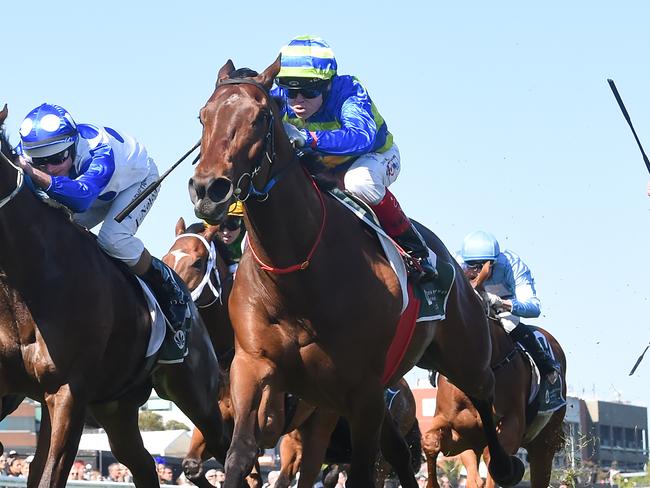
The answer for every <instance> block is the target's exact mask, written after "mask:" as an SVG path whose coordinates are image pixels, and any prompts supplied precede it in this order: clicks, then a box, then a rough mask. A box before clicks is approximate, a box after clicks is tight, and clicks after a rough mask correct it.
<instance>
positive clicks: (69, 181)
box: [45, 144, 115, 212]
mask: <svg viewBox="0 0 650 488" xmlns="http://www.w3.org/2000/svg"><path fill="white" fill-rule="evenodd" d="M83 166H87V168H86V169H83V168H82V173H81V174H80V175H79V176H77V177H76V178H69V177H67V176H52V177H51V183H50V185H49V187H47V188H45V191H46V193H47V194H48V195H49V196H50V197H52V198H54V199H55V200H56V201H58V202H61V203H62V204H64V205H65V206H66V207H68V208H70V209H71V210H72V211H73V212H83V211H85V210H87V209H88V207H90V205H91V204H92V203H93V202H94V201H95V199H97V197H98V196H99V195H100V193H101V192H102V190H103V189H104V188H106V185H108V182H109V181H110V179H111V177H112V176H113V173H114V172H115V158H114V156H113V149H112V148H111V147H110V146H109V145H108V144H100V145H98V146H97V147H95V148H94V149H91V150H90V162H89V163H87V164H84V165H83Z"/></svg>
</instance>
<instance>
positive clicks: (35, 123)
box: [19, 103, 78, 158]
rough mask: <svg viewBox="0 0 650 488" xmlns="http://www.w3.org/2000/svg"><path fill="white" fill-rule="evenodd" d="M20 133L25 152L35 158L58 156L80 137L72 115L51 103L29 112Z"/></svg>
mask: <svg viewBox="0 0 650 488" xmlns="http://www.w3.org/2000/svg"><path fill="white" fill-rule="evenodd" d="M19 132H20V140H21V142H22V147H23V151H24V152H25V153H27V155H28V156H30V157H34V158H41V157H46V156H51V155H53V154H57V153H59V152H61V151H63V150H64V149H66V148H68V147H70V146H72V145H73V144H74V143H75V142H76V141H77V137H78V131H77V124H76V123H75V121H74V120H73V118H72V116H71V115H70V113H69V112H68V111H67V110H66V109H64V108H63V107H61V106H59V105H53V104H49V103H44V104H42V105H40V106H38V107H36V108H35V109H34V110H32V111H31V112H29V114H27V116H26V117H25V120H23V123H22V124H21V125H20V131H19Z"/></svg>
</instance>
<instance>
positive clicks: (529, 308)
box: [511, 259, 541, 318]
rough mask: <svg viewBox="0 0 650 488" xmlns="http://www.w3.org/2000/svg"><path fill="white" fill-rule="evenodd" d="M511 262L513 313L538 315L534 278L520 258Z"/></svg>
mask: <svg viewBox="0 0 650 488" xmlns="http://www.w3.org/2000/svg"><path fill="white" fill-rule="evenodd" d="M511 264H512V277H513V279H514V282H515V297H513V298H512V313H513V315H517V316H519V317H524V318H535V317H539V314H540V313H541V308H540V302H539V298H537V296H536V294H535V280H533V276H532V274H531V272H530V269H528V266H526V264H525V263H524V262H523V261H522V260H521V259H516V260H514V261H513V262H511Z"/></svg>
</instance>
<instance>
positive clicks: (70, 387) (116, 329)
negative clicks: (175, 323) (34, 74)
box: [0, 106, 227, 488]
mask: <svg viewBox="0 0 650 488" xmlns="http://www.w3.org/2000/svg"><path fill="white" fill-rule="evenodd" d="M6 116H7V109H6V106H5V108H4V110H3V111H2V112H0V125H2V124H3V123H4V120H5V119H6ZM0 145H1V146H2V148H1V150H2V155H1V156H0V241H2V248H1V249H0V344H1V345H2V347H0V397H3V398H7V397H6V395H10V396H9V398H12V396H11V395H26V396H29V397H31V398H33V399H35V400H38V401H40V402H41V403H42V404H43V418H42V423H41V430H40V434H39V436H38V442H37V446H36V454H35V457H34V461H33V462H32V463H31V465H30V470H29V478H28V480H27V486H29V487H41V488H46V487H48V488H51V487H55V488H56V487H63V486H65V484H66V481H67V478H68V472H69V470H70V467H71V466H72V463H73V461H74V459H75V455H76V452H77V447H78V445H79V439H80V437H81V432H82V429H83V425H84V419H85V417H86V413H90V414H92V415H93V416H94V417H95V419H96V420H97V421H98V422H99V423H100V424H101V425H102V426H103V427H104V429H105V430H106V433H107V434H108V436H109V439H110V443H111V449H112V451H113V454H114V455H115V457H116V458H117V459H118V460H119V461H120V462H122V463H124V464H125V465H127V466H128V467H129V468H130V469H131V471H132V473H133V476H134V480H135V482H136V484H137V485H138V486H145V487H158V486H159V485H158V476H157V474H156V470H155V465H154V461H153V459H152V457H151V455H150V454H149V453H148V452H147V451H146V450H145V448H144V445H143V442H142V438H141V436H140V431H139V428H138V409H139V406H140V405H142V404H143V403H144V402H145V401H146V400H147V398H148V397H149V394H150V392H151V386H152V383H153V385H154V386H155V387H156V390H157V392H158V394H159V395H160V396H161V397H163V398H167V399H170V400H173V401H174V402H175V403H176V404H177V405H178V406H179V407H180V408H181V409H182V410H183V411H184V413H185V414H186V415H187V416H188V417H189V418H190V419H191V420H192V422H194V423H195V424H196V425H198V426H199V427H200V428H201V430H202V431H203V433H204V434H205V435H206V438H207V439H208V442H209V446H210V450H211V451H212V452H213V453H214V455H215V456H217V457H221V458H224V457H225V453H226V449H227V442H225V441H224V439H223V436H222V421H221V416H220V414H219V409H218V406H217V402H216V395H217V388H218V381H217V371H218V364H217V359H216V356H215V353H214V350H213V349H212V345H211V344H210V341H209V337H208V335H207V333H206V332H205V330H204V326H203V324H202V322H201V320H200V318H199V317H198V314H197V312H196V310H195V309H194V311H193V315H194V319H195V323H194V324H193V326H192V330H191V333H190V334H189V342H190V354H189V356H188V357H187V358H186V359H185V361H184V362H183V363H180V364H170V365H158V366H157V368H155V369H154V370H153V372H149V373H148V374H143V369H144V366H145V363H146V360H145V353H146V351H147V344H148V341H149V335H150V330H151V325H150V320H151V318H150V314H149V310H148V307H147V304H146V302H145V298H144V295H143V293H142V290H141V289H140V288H139V285H138V284H137V282H136V281H135V279H134V278H132V277H131V276H128V275H127V274H126V273H125V272H124V271H122V270H120V269H119V267H118V266H116V264H115V263H114V262H112V260H111V259H109V258H108V257H107V256H106V255H105V254H104V253H103V252H101V251H100V249H99V247H98V246H97V243H96V239H95V238H94V237H93V236H92V234H90V233H89V232H87V231H85V230H84V229H82V228H80V227H79V226H77V225H75V224H73V223H72V222H70V220H69V218H68V216H67V214H65V213H64V212H63V211H62V210H61V209H55V208H52V206H50V205H47V204H45V203H43V202H42V201H41V200H40V199H39V198H37V196H36V195H35V194H34V192H33V191H32V184H31V181H29V179H28V178H27V177H26V176H25V175H24V173H23V171H22V169H21V168H20V167H19V166H18V165H16V164H15V161H16V158H17V156H16V154H15V153H14V152H13V151H12V150H11V147H10V145H9V142H8V140H7V138H6V135H5V133H4V130H1V131H0ZM145 372H146V370H145ZM3 412H4V409H3Z"/></svg>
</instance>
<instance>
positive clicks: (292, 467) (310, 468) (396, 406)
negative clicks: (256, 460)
mask: <svg viewBox="0 0 650 488" xmlns="http://www.w3.org/2000/svg"><path fill="white" fill-rule="evenodd" d="M217 230H218V226H210V225H205V224H203V223H195V224H192V225H190V226H189V227H187V228H186V226H185V221H184V220H183V218H180V219H179V220H178V222H177V224H176V228H175V233H176V240H175V241H174V244H173V245H172V247H171V248H170V250H169V251H168V252H167V254H166V255H165V256H164V257H163V261H164V262H165V263H166V264H167V265H168V266H170V267H171V268H172V269H174V271H176V272H177V273H178V275H179V276H180V277H181V278H182V279H183V280H184V281H185V283H186V284H187V285H188V288H189V289H190V290H191V291H192V296H193V298H194V299H195V303H196V304H197V306H198V307H199V312H200V313H201V317H202V318H203V320H204V322H205V324H206V327H207V328H208V331H209V333H210V336H211V338H212V340H213V343H214V347H215V350H217V351H221V352H218V354H219V357H220V359H221V358H225V360H221V361H220V366H221V367H222V368H223V370H224V375H225V376H226V381H224V382H223V383H222V385H221V388H220V392H219V406H220V408H221V415H222V417H223V419H224V423H225V425H226V426H227V428H229V427H230V425H231V424H232V423H234V417H233V409H232V403H231V399H230V391H229V388H228V382H227V375H228V371H229V369H230V359H232V355H231V354H230V353H231V352H232V348H233V332H232V326H231V324H230V320H229V318H228V314H227V303H228V297H229V295H230V288H231V286H232V276H231V274H230V273H229V271H228V269H227V266H226V264H225V262H224V260H223V258H222V257H221V255H220V252H219V251H218V250H217V248H218V247H220V246H222V245H223V244H222V243H221V242H220V241H219V240H218V238H216V236H215V234H216V232H217ZM210 283H212V286H211V285H210ZM224 311H225V313H224ZM387 395H389V396H388V398H389V413H390V415H391V417H392V419H393V421H394V422H396V424H397V425H398V429H399V431H400V433H401V434H402V436H404V437H405V439H406V441H407V443H409V447H410V448H411V452H412V458H413V459H414V462H415V463H416V464H415V466H416V469H418V468H419V467H420V456H421V445H420V430H419V427H418V425H417V418H416V416H415V414H416V407H415V399H414V398H413V393H412V392H411V390H410V388H409V387H408V384H407V383H406V382H405V381H404V380H401V381H400V382H399V383H398V388H397V389H396V391H395V392H394V393H391V392H388V393H387ZM295 408H296V410H295V412H294V413H293V415H291V418H290V419H287V423H286V425H285V427H284V428H283V432H288V433H287V434H286V435H285V436H284V437H283V439H282V441H281V442H282V444H281V462H282V468H281V473H280V477H279V478H278V480H277V481H276V483H275V485H276V487H277V488H282V487H286V486H289V484H290V482H291V481H292V480H293V478H294V477H295V475H296V472H297V471H298V470H299V469H300V471H301V476H300V481H299V487H300V488H303V487H305V488H309V487H311V486H312V484H313V482H314V481H315V479H316V476H317V474H318V472H319V471H320V468H321V465H322V464H323V460H324V459H323V457H324V456H325V460H326V461H331V462H347V461H349V452H348V451H349V439H348V438H336V439H334V440H333V444H332V443H331V442H330V430H331V428H330V423H329V419H330V417H331V415H332V414H331V413H326V412H322V411H321V410H318V409H314V408H313V407H310V406H309V405H307V404H305V403H304V402H298V403H297V405H296V407H295ZM344 429H345V426H344ZM346 434H347V430H345V431H344V432H343V433H342V435H341V436H339V437H346ZM347 437H349V435H347ZM303 444H307V445H309V449H308V450H307V451H305V450H303ZM265 447H273V446H265ZM326 449H327V452H328V453H332V452H333V453H335V454H330V455H329V458H328V456H327V455H326ZM340 453H342V454H340ZM206 454H207V453H206V452H205V444H204V442H203V436H202V435H201V432H200V431H199V430H198V429H195V430H194V433H193V435H192V444H191V446H190V450H189V453H188V456H187V458H188V459H192V460H197V463H198V460H201V459H203V458H204V456H205V455H206ZM332 456H334V458H332ZM186 467H188V464H187V463H186ZM193 468H194V469H193V474H195V475H196V474H197V473H198V472H200V466H199V465H198V464H196V465H194V466H193ZM379 468H380V469H379V476H380V478H378V479H380V480H381V481H383V479H384V478H385V476H386V475H387V474H388V473H389V472H390V467H389V466H388V465H387V463H386V462H382V463H380V464H379ZM396 471H397V472H403V469H402V468H401V467H398V468H397V470H396ZM186 474H187V472H186ZM260 479H261V478H260V477H259V466H256V467H255V469H254V470H253V473H252V477H249V485H250V486H252V487H254V486H257V485H259V484H261V483H260Z"/></svg>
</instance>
